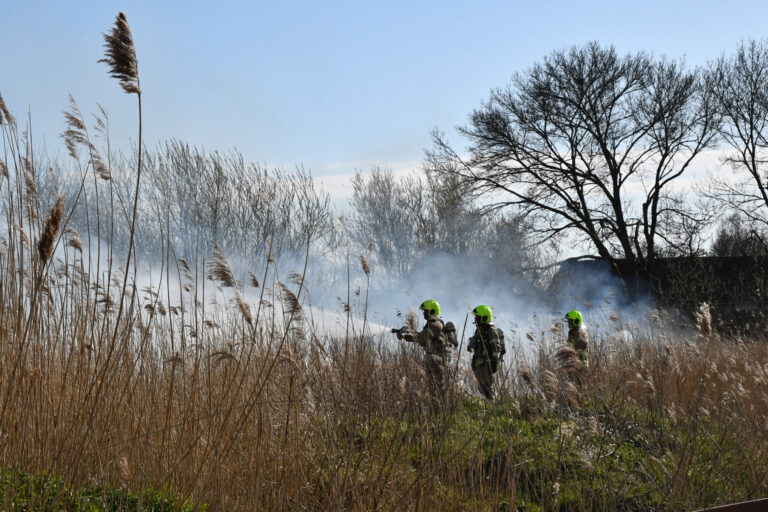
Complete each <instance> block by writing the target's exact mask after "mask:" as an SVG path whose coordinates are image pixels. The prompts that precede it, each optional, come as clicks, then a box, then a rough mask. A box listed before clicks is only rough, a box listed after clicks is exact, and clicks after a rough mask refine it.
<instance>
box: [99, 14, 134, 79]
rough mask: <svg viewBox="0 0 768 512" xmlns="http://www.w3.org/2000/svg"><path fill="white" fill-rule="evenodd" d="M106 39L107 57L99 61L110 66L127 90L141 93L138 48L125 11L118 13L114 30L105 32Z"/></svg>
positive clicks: (111, 73) (110, 70)
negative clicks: (134, 43) (134, 42)
mask: <svg viewBox="0 0 768 512" xmlns="http://www.w3.org/2000/svg"><path fill="white" fill-rule="evenodd" d="M104 41H105V42H104V47H105V48H106V51H105V52H104V53H105V57H104V58H103V59H99V62H104V63H106V64H107V66H109V73H110V75H111V76H112V77H113V78H117V79H118V80H119V81H120V85H121V86H122V88H123V90H124V91H125V92H127V93H129V94H132V93H135V94H141V88H140V87H139V65H138V61H137V59H136V48H135V47H134V45H133V36H132V35H131V28H130V27H129V26H128V20H127V19H126V17H125V14H124V13H123V12H119V13H118V14H117V18H115V25H114V26H113V27H112V31H111V32H110V33H109V34H104Z"/></svg>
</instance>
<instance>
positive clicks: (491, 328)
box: [467, 323, 501, 371]
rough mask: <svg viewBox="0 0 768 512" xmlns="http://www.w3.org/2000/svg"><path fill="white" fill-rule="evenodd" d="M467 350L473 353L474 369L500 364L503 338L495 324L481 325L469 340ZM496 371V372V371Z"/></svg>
mask: <svg viewBox="0 0 768 512" xmlns="http://www.w3.org/2000/svg"><path fill="white" fill-rule="evenodd" d="M467 349H469V350H471V351H472V367H473V368H474V367H476V366H481V365H483V364H484V363H486V362H487V363H489V364H490V363H491V362H496V363H497V362H498V361H499V358H500V357H501V338H500V336H499V332H498V330H497V329H496V326H495V325H493V323H487V324H480V325H478V326H477V329H475V335H474V336H472V337H471V338H470V339H469V345H468V346H467ZM494 371H495V370H494Z"/></svg>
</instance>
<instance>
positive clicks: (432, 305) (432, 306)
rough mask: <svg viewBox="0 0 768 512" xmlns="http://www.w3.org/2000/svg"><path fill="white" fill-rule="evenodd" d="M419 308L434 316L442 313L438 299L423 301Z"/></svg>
mask: <svg viewBox="0 0 768 512" xmlns="http://www.w3.org/2000/svg"><path fill="white" fill-rule="evenodd" d="M419 309H421V310H422V311H426V312H427V313H428V314H430V315H432V316H437V315H439V314H440V304H438V303H437V301H436V300H432V299H427V300H425V301H424V302H422V303H421V306H419Z"/></svg>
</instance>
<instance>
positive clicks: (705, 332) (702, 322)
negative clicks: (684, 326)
mask: <svg viewBox="0 0 768 512" xmlns="http://www.w3.org/2000/svg"><path fill="white" fill-rule="evenodd" d="M696 324H697V325H698V327H699V332H700V333H701V335H702V336H704V338H705V339H707V340H709V338H710V337H711V336H712V313H711V312H710V310H709V304H707V303H706V302H702V303H701V304H700V305H699V310H698V311H697V312H696Z"/></svg>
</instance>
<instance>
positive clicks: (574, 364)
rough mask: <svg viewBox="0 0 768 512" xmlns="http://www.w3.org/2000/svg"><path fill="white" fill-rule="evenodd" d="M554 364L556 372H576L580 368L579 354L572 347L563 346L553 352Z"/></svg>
mask: <svg viewBox="0 0 768 512" xmlns="http://www.w3.org/2000/svg"><path fill="white" fill-rule="evenodd" d="M555 362H556V363H557V365H558V366H557V369H558V371H562V372H565V373H569V372H572V371H576V370H578V369H579V368H580V367H581V360H580V359H579V354H578V353H577V352H576V350H574V349H573V347H571V346H569V345H565V346H562V347H560V348H559V349H557V351H556V352H555Z"/></svg>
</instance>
